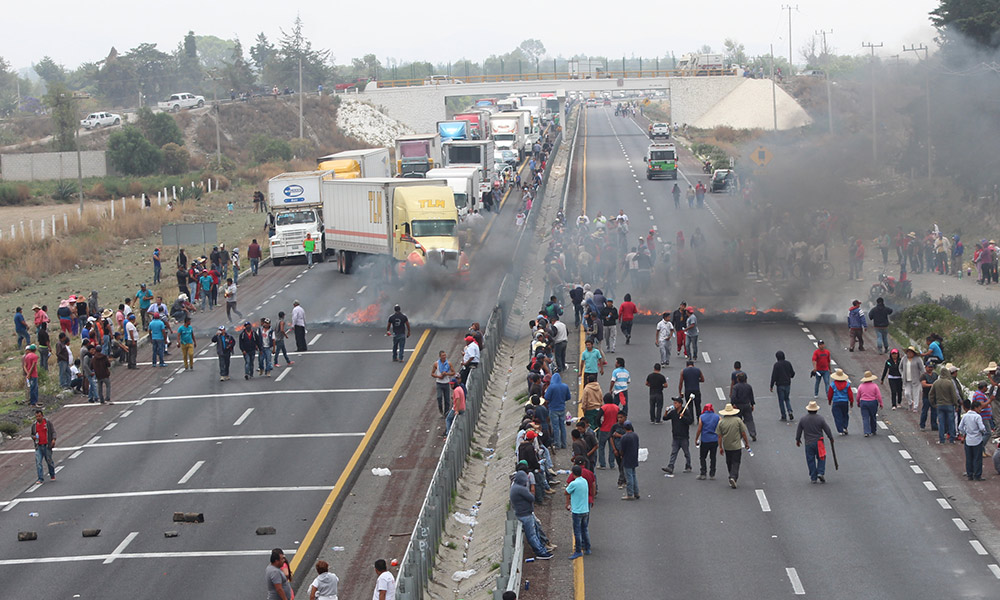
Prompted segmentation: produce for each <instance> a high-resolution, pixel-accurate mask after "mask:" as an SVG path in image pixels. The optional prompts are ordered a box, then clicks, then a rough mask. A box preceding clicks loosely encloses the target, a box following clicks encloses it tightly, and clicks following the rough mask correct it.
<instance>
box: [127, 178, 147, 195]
mask: <svg viewBox="0 0 1000 600" xmlns="http://www.w3.org/2000/svg"><path fill="white" fill-rule="evenodd" d="M145 191H146V190H145V188H144V187H142V182H140V181H135V180H132V181H130V182H128V188H126V194H125V195H126V196H139V195H141V194H142V193H143V192H145Z"/></svg>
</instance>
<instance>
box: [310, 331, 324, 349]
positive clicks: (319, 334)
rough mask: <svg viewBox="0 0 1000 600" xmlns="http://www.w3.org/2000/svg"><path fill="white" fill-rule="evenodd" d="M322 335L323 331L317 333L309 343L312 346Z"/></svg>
mask: <svg viewBox="0 0 1000 600" xmlns="http://www.w3.org/2000/svg"><path fill="white" fill-rule="evenodd" d="M322 336H323V334H322V333H317V334H316V335H315V336H313V339H311V340H309V345H310V346H312V345H313V344H315V343H316V342H317V341H318V340H319V338H321V337H322Z"/></svg>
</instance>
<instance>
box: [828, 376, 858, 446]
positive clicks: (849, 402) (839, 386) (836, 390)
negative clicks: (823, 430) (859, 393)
mask: <svg viewBox="0 0 1000 600" xmlns="http://www.w3.org/2000/svg"><path fill="white" fill-rule="evenodd" d="M830 379H832V380H833V383H831V384H830V387H828V388H827V389H826V400H827V404H829V405H830V407H831V408H830V411H831V412H832V413H833V424H834V425H836V427H837V433H839V434H840V435H847V426H848V425H849V424H850V422H851V412H850V409H851V407H853V406H854V391H853V390H852V389H851V379H850V378H849V377H848V376H847V373H844V370H843V369H837V370H836V371H834V373H833V375H831V376H830Z"/></svg>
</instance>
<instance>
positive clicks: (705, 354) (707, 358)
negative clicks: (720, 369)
mask: <svg viewBox="0 0 1000 600" xmlns="http://www.w3.org/2000/svg"><path fill="white" fill-rule="evenodd" d="M701 359H702V360H703V361H705V362H706V363H709V364H711V362H712V357H711V356H709V355H708V352H702V353H701Z"/></svg>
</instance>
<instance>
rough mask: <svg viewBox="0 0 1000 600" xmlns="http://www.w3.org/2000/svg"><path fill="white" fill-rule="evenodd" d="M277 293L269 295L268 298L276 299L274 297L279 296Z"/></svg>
mask: <svg viewBox="0 0 1000 600" xmlns="http://www.w3.org/2000/svg"><path fill="white" fill-rule="evenodd" d="M277 295H278V294H271V295H270V296H268V297H267V299H268V300H274V297H275V296H277Z"/></svg>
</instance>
